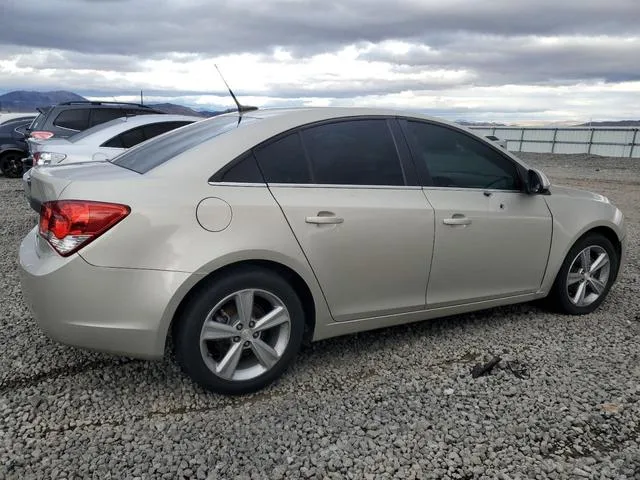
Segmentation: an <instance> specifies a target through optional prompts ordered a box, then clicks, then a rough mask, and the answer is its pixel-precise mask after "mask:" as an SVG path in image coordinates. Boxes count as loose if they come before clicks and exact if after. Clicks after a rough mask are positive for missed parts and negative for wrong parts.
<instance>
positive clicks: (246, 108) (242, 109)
mask: <svg viewBox="0 0 640 480" xmlns="http://www.w3.org/2000/svg"><path fill="white" fill-rule="evenodd" d="M214 66H215V67H216V70H218V73H219V74H220V78H222V81H223V82H224V84H225V85H226V86H227V89H228V90H229V93H230V94H231V98H233V101H234V102H235V104H236V105H237V106H238V113H239V114H240V115H242V112H250V111H252V110H258V107H249V106H246V105H241V104H240V102H239V101H238V99H237V98H236V96H235V95H234V94H233V91H232V90H231V87H230V86H229V84H228V83H227V81H226V80H225V79H224V77H223V76H222V72H221V71H220V69H219V68H218V65H217V64H214Z"/></svg>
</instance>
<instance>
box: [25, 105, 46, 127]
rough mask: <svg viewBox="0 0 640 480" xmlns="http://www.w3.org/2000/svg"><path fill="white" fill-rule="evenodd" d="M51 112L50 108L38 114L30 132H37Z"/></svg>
mask: <svg viewBox="0 0 640 480" xmlns="http://www.w3.org/2000/svg"><path fill="white" fill-rule="evenodd" d="M50 111H51V109H50V108H46V109H45V108H43V109H41V112H40V113H39V114H38V116H37V117H36V118H34V119H33V122H31V125H29V130H37V129H38V128H39V127H40V125H42V123H43V122H44V119H45V118H46V117H47V114H48V113H49V112H50Z"/></svg>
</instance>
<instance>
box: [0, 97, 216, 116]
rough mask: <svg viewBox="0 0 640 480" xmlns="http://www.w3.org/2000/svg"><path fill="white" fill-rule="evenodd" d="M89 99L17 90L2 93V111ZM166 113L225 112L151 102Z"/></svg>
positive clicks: (25, 110) (0, 108)
mask: <svg viewBox="0 0 640 480" xmlns="http://www.w3.org/2000/svg"><path fill="white" fill-rule="evenodd" d="M82 101H85V102H86V101H88V99H86V98H85V97H82V96H80V95H77V94H75V93H73V92H67V91H64V90H60V91H55V92H34V91H27V90H17V91H14V92H9V93H5V94H4V95H0V111H2V112H34V111H35V110H36V109H37V108H38V107H45V106H48V105H56V104H58V103H62V102H82ZM149 106H150V107H154V108H157V109H158V110H161V111H163V112H165V113H172V114H175V115H193V116H197V117H213V116H215V115H219V114H221V113H223V112H217V111H209V110H194V109H193V108H189V107H185V106H184V105H177V104H175V103H157V104H149Z"/></svg>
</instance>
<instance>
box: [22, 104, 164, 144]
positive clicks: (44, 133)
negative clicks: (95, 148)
mask: <svg viewBox="0 0 640 480" xmlns="http://www.w3.org/2000/svg"><path fill="white" fill-rule="evenodd" d="M38 111H39V112H40V113H39V115H38V116H37V117H36V118H35V119H34V120H33V123H32V124H31V125H30V126H29V127H28V128H27V131H26V133H27V136H28V137H30V138H35V139H47V138H51V137H58V138H67V137H70V136H71V135H75V134H76V133H78V132H82V131H84V130H86V129H88V128H91V127H93V126H95V125H99V124H101V123H105V122H108V121H110V120H113V119H114V118H118V117H124V116H131V115H145V114H150V113H156V114H159V113H164V112H161V111H159V110H156V109H154V108H151V107H149V106H146V105H141V104H138V103H126V102H97V101H96V102H94V101H73V102H63V103H59V104H57V105H54V106H49V107H44V108H39V109H38Z"/></svg>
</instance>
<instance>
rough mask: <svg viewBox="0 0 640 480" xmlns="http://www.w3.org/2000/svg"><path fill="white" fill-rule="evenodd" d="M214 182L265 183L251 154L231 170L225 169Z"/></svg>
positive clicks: (230, 168) (212, 179)
mask: <svg viewBox="0 0 640 480" xmlns="http://www.w3.org/2000/svg"><path fill="white" fill-rule="evenodd" d="M211 181H213V182H235V183H238V182H241V183H264V178H262V173H260V169H259V168H258V164H257V163H256V159H255V157H254V156H253V154H251V153H249V154H248V155H245V156H244V157H243V158H241V159H240V160H239V161H238V162H235V163H234V165H232V166H231V167H229V168H226V169H223V170H222V171H220V172H219V173H217V174H216V175H214V176H213V177H212V178H211Z"/></svg>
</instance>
